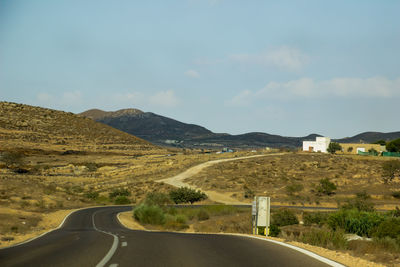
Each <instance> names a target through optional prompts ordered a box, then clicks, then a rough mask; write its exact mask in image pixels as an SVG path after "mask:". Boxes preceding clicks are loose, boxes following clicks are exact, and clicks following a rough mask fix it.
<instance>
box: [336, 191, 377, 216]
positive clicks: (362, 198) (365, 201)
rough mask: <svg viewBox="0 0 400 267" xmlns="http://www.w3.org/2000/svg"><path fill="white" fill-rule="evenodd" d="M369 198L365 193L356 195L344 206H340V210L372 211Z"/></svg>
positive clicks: (372, 207) (372, 206)
mask: <svg viewBox="0 0 400 267" xmlns="http://www.w3.org/2000/svg"><path fill="white" fill-rule="evenodd" d="M370 198H371V196H369V195H368V194H367V193H366V192H365V191H362V192H359V193H357V194H356V198H354V199H350V200H348V201H347V202H346V203H345V204H344V205H342V206H341V208H342V209H347V210H352V209H356V210H358V211H371V212H372V211H374V210H375V208H374V204H373V203H372V202H371V201H370Z"/></svg>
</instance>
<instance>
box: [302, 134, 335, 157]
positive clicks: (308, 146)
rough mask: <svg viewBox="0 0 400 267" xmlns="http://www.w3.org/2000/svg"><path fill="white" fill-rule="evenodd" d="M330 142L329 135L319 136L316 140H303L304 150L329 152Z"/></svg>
mask: <svg viewBox="0 0 400 267" xmlns="http://www.w3.org/2000/svg"><path fill="white" fill-rule="evenodd" d="M330 142H331V139H330V138H329V137H317V139H316V140H315V141H303V151H308V152H322V153H327V152H328V151H327V149H328V146H329V144H330Z"/></svg>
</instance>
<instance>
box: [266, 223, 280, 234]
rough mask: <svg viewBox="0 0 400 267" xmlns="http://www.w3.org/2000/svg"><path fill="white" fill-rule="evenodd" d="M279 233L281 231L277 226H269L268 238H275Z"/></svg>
mask: <svg viewBox="0 0 400 267" xmlns="http://www.w3.org/2000/svg"><path fill="white" fill-rule="evenodd" d="M280 233H281V229H280V228H279V226H277V225H275V224H271V225H270V226H269V236H272V237H277V236H278V235H279V234H280Z"/></svg>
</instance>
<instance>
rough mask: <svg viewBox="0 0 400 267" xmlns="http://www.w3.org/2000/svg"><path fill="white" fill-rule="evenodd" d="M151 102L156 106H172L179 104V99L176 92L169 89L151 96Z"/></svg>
mask: <svg viewBox="0 0 400 267" xmlns="http://www.w3.org/2000/svg"><path fill="white" fill-rule="evenodd" d="M149 102H150V104H152V105H155V106H161V107H167V108H171V107H175V106H177V105H178V104H179V99H178V98H177V97H176V96H175V92H174V91H173V90H167V91H161V92H158V93H156V94H155V95H152V96H150V98H149Z"/></svg>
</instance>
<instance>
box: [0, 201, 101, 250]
mask: <svg viewBox="0 0 400 267" xmlns="http://www.w3.org/2000/svg"><path fill="white" fill-rule="evenodd" d="M93 208H95V207H93ZM82 209H86V208H81V209H77V210H73V211H71V212H70V213H68V215H67V216H65V218H64V220H63V221H62V222H61V223H60V225H59V226H58V227H57V228H54V229H51V230H48V231H47V232H44V233H42V234H40V235H38V236H35V237H32V238H29V239H27V240H25V241H22V242H20V243H17V244H14V245H11V246H7V247H2V248H0V249H6V248H12V247H16V246H20V245H23V244H26V243H29V242H31V241H33V240H35V239H38V238H40V237H42V236H44V235H47V234H48V233H50V232H53V231H55V230H57V229H60V228H61V227H62V226H63V224H64V223H65V221H66V220H67V218H68V217H69V216H70V215H71V214H72V213H74V212H77V211H79V210H82Z"/></svg>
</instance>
